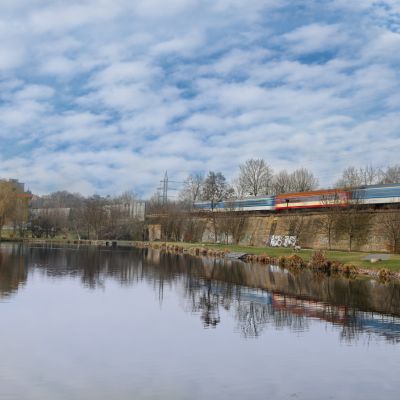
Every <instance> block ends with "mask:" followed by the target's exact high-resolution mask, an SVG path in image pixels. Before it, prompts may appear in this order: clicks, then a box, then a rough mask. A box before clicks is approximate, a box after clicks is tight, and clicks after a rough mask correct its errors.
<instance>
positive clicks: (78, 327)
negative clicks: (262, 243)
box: [0, 244, 400, 400]
mask: <svg viewBox="0 0 400 400" xmlns="http://www.w3.org/2000/svg"><path fill="white" fill-rule="evenodd" d="M0 316H1V320H0V321H1V322H0V399H1V400H3V399H18V400H25V399H26V400H31V399H38V400H39V399H40V400H50V399H51V400H58V399H74V400H75V399H85V400H91V399H94V400H102V399H107V400H110V399H116V400H125V399H230V400H234V399H241V400H243V399H307V400H312V399H318V400H321V399H346V400H347V399H351V400H355V399H363V400H366V399H373V400H377V399H398V398H399V396H400V394H399V393H400V287H399V286H398V285H395V284H386V285H383V284H379V283H377V282H374V281H369V280H348V279H345V278H340V277H326V276H320V275H313V274H312V273H310V272H309V271H303V272H301V273H297V274H294V273H292V272H288V271H285V270H281V269H279V268H277V267H273V266H271V267H266V266H261V265H248V264H244V263H240V262H232V261H222V260H212V259H201V258H192V257H190V256H187V255H181V256H177V255H170V254H165V253H160V252H158V251H150V250H114V251H106V250H99V249H95V248H80V249H77V248H40V247H29V246H22V245H9V244H3V245H1V246H0Z"/></svg>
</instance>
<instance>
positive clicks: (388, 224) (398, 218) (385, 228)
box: [380, 210, 400, 253]
mask: <svg viewBox="0 0 400 400" xmlns="http://www.w3.org/2000/svg"><path fill="white" fill-rule="evenodd" d="M380 221H381V227H382V233H383V235H384V237H385V238H386V239H387V240H389V242H390V246H391V250H392V251H393V252H395V253H399V252H400V211H399V210H396V211H395V212H394V214H392V213H391V214H386V215H384V216H383V217H382V218H381V219H380Z"/></svg>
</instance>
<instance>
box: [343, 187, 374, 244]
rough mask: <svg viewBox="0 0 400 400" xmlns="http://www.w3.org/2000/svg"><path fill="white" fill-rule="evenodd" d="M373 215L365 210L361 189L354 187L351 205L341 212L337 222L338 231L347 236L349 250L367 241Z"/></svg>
mask: <svg viewBox="0 0 400 400" xmlns="http://www.w3.org/2000/svg"><path fill="white" fill-rule="evenodd" d="M372 219H373V215H372V214H371V213H370V212H368V211H366V210H363V198H362V193H361V191H357V190H356V189H352V198H351V201H350V203H349V205H348V206H347V207H345V208H343V209H342V211H341V212H340V215H339V218H338V222H337V224H336V229H337V230H336V233H337V235H338V236H340V235H342V236H345V237H346V238H347V241H348V245H349V246H348V248H349V251H352V249H353V244H354V243H357V244H358V245H362V244H364V243H366V241H367V239H368V235H369V232H370V230H371V222H372Z"/></svg>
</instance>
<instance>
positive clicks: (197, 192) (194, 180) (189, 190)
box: [179, 172, 204, 209]
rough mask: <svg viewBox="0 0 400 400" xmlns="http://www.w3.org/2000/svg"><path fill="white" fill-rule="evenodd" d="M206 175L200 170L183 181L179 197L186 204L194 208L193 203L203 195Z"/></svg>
mask: <svg viewBox="0 0 400 400" xmlns="http://www.w3.org/2000/svg"><path fill="white" fill-rule="evenodd" d="M203 182H204V175H203V174H202V173H200V172H196V173H193V174H190V175H189V176H188V177H187V178H186V180H185V182H184V183H183V189H182V190H181V192H180V193H179V198H180V200H181V201H182V202H184V204H185V205H187V206H188V207H189V209H192V206H193V203H194V202H196V201H197V200H199V198H200V197H201V190H202V185H203Z"/></svg>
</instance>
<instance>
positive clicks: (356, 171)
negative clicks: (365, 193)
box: [335, 165, 382, 188]
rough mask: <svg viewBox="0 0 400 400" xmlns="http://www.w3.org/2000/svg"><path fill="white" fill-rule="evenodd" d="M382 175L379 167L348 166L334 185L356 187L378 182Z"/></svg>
mask: <svg viewBox="0 0 400 400" xmlns="http://www.w3.org/2000/svg"><path fill="white" fill-rule="evenodd" d="M381 177H382V171H381V170H380V169H379V168H375V167H372V166H371V165H367V166H365V167H362V168H355V167H348V168H346V169H345V170H344V171H343V173H342V177H341V178H340V179H339V180H338V181H337V182H336V184H335V186H336V187H341V188H356V187H359V186H362V185H374V184H378V183H379V182H380V180H381Z"/></svg>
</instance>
